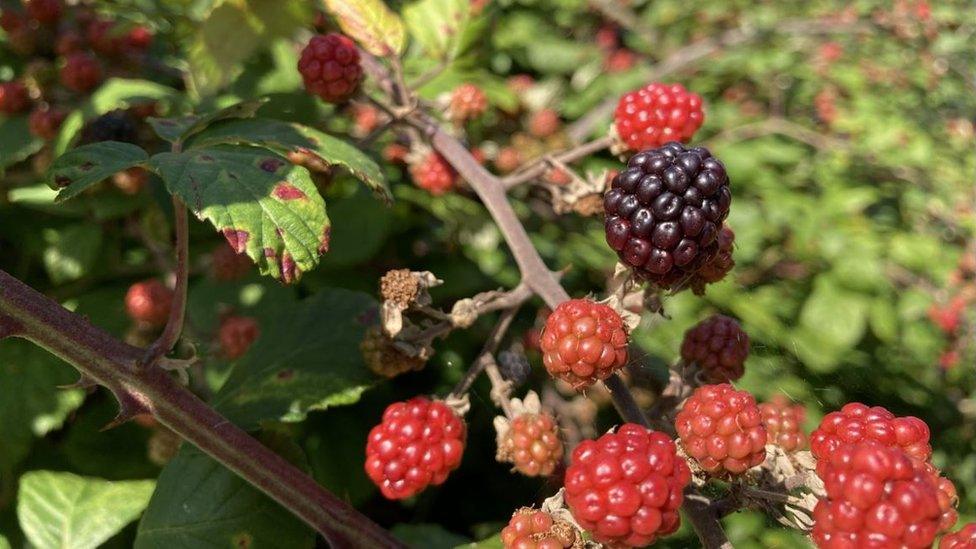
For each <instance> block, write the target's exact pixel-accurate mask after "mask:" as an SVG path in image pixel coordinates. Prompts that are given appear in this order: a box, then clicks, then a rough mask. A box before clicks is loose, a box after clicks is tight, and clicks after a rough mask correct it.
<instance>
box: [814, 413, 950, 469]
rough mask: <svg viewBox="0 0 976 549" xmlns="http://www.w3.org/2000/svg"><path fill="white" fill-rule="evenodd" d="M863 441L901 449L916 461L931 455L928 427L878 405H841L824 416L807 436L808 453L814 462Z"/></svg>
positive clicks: (914, 419) (927, 458) (923, 460)
mask: <svg viewBox="0 0 976 549" xmlns="http://www.w3.org/2000/svg"><path fill="white" fill-rule="evenodd" d="M863 441H874V442H878V443H880V444H882V445H884V446H891V447H898V448H901V449H902V450H903V451H904V452H905V453H906V454H908V455H909V456H910V457H912V458H914V459H916V460H918V461H922V462H925V461H928V460H929V458H930V457H931V456H932V447H931V446H929V427H928V425H926V424H925V422H924V421H922V420H920V419H918V418H917V417H912V416H906V417H895V415H894V414H892V413H891V412H889V411H888V410H886V409H884V408H882V407H881V406H874V407H870V408H869V407H868V406H865V405H864V404H861V403H860V402H851V403H849V404H845V405H844V407H843V408H841V409H840V411H837V412H831V413H829V414H827V415H826V416H824V418H823V420H822V421H821V422H820V426H819V427H817V428H816V429H815V430H814V431H813V433H812V434H811V435H810V450H811V451H812V452H813V456H814V457H815V458H817V459H818V460H821V459H827V458H828V457H829V456H830V455H831V454H833V453H834V452H835V451H837V449H838V448H840V447H842V446H846V445H850V444H856V443H858V442H863Z"/></svg>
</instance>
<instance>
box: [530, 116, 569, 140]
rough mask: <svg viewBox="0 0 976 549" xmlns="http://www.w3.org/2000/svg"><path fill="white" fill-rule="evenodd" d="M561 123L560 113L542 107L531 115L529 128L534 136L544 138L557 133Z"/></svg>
mask: <svg viewBox="0 0 976 549" xmlns="http://www.w3.org/2000/svg"><path fill="white" fill-rule="evenodd" d="M561 125H562V122H560V120H559V113H557V112H556V111H554V110H552V109H542V110H539V111H537V112H535V113H533V114H532V116H530V117H529V124H528V130H529V133H530V134H532V136H533V137H538V138H540V139H542V138H546V137H551V136H553V135H555V133H556V132H558V131H559V127H560V126H561Z"/></svg>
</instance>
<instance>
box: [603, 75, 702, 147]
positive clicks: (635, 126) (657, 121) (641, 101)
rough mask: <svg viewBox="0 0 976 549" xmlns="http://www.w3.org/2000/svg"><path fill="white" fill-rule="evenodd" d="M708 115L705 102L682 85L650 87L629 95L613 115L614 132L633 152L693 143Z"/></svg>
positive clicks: (656, 84) (622, 98) (653, 84)
mask: <svg viewBox="0 0 976 549" xmlns="http://www.w3.org/2000/svg"><path fill="white" fill-rule="evenodd" d="M704 121H705V115H704V114H703V113H702V100H701V97H700V96H699V95H698V94H695V93H691V92H689V91H688V90H686V89H685V87H684V86H682V85H681V84H660V83H657V82H654V83H651V84H648V85H646V86H644V87H643V88H640V89H639V90H634V91H632V92H630V93H626V94H624V95H623V97H621V98H620V102H618V103H617V110H616V111H615V112H614V115H613V123H614V129H615V130H616V132H617V135H618V136H620V139H621V140H622V141H623V142H624V143H625V144H626V145H627V148H629V149H630V150H631V151H635V152H636V151H640V150H644V149H647V148H650V147H660V146H661V145H662V144H664V143H667V142H668V141H688V140H689V139H691V137H692V136H693V135H695V132H696V131H698V128H700V127H701V125H702V122H704Z"/></svg>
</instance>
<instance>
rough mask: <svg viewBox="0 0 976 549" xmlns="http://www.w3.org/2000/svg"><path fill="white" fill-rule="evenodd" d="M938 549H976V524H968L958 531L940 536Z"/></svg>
mask: <svg viewBox="0 0 976 549" xmlns="http://www.w3.org/2000/svg"><path fill="white" fill-rule="evenodd" d="M939 549H976V522H970V523H969V524H967V525H965V526H963V527H962V528H960V529H959V530H958V531H956V532H953V533H951V534H946V535H945V536H942V539H941V540H940V541H939Z"/></svg>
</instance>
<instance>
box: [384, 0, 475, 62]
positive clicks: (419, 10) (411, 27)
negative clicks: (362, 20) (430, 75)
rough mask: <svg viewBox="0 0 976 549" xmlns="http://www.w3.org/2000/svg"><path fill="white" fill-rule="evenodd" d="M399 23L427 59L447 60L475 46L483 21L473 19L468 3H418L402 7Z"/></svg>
mask: <svg viewBox="0 0 976 549" xmlns="http://www.w3.org/2000/svg"><path fill="white" fill-rule="evenodd" d="M403 21H404V22H405V23H406V24H407V30H408V31H410V36H411V37H412V38H414V39H415V40H416V41H417V42H419V43H420V45H422V46H423V48H424V52H425V53H426V54H427V55H428V56H430V57H432V58H434V59H438V60H441V59H444V60H451V59H455V58H457V57H459V56H461V55H463V54H464V53H465V52H466V51H468V50H469V49H471V47H472V46H475V45H476V44H477V43H478V40H479V39H481V38H482V36H481V32H482V31H484V28H485V26H486V25H485V23H486V22H487V18H484V17H482V18H476V17H475V15H474V14H473V13H472V9H471V1H470V0H419V1H418V2H412V3H410V4H407V5H406V6H404V8H403ZM475 23H477V24H475Z"/></svg>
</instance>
